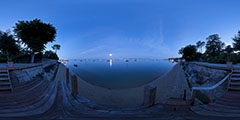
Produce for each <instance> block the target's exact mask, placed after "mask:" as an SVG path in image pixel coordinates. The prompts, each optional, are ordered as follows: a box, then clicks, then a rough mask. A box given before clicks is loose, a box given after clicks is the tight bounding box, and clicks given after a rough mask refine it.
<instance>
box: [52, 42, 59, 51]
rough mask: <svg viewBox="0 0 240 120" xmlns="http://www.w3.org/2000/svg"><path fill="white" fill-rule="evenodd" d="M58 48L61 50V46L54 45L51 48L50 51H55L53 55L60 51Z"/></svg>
mask: <svg viewBox="0 0 240 120" xmlns="http://www.w3.org/2000/svg"><path fill="white" fill-rule="evenodd" d="M60 48H61V45H59V44H55V45H53V46H52V49H53V50H55V53H57V51H58V50H60Z"/></svg>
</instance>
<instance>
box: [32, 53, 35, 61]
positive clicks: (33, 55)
mask: <svg viewBox="0 0 240 120" xmlns="http://www.w3.org/2000/svg"><path fill="white" fill-rule="evenodd" d="M34 57H35V54H34V52H33V53H32V54H31V63H34Z"/></svg>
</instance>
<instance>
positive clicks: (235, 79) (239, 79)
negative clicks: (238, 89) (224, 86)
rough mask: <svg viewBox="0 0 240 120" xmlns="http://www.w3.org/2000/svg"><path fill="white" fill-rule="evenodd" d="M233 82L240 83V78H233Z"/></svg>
mask: <svg viewBox="0 0 240 120" xmlns="http://www.w3.org/2000/svg"><path fill="white" fill-rule="evenodd" d="M231 81H240V78H233V77H232V78H231Z"/></svg>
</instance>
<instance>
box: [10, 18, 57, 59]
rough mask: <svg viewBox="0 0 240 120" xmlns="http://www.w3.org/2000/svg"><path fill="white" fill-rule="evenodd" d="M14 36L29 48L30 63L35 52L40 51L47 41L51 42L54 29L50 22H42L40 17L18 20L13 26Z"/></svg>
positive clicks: (54, 35) (53, 36) (53, 37)
mask: <svg viewBox="0 0 240 120" xmlns="http://www.w3.org/2000/svg"><path fill="white" fill-rule="evenodd" d="M14 32H15V34H16V36H17V37H18V38H19V39H20V40H21V42H22V43H23V44H25V45H27V47H28V48H29V49H30V50H31V63H33V62H34V56H35V53H36V52H42V51H43V50H44V49H45V47H46V46H45V45H46V44H47V43H48V42H53V41H54V39H55V37H56V29H55V27H53V25H52V24H46V23H43V22H42V21H41V20H40V19H34V20H32V21H18V23H16V26H15V27H14Z"/></svg>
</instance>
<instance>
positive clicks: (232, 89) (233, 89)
mask: <svg viewBox="0 0 240 120" xmlns="http://www.w3.org/2000/svg"><path fill="white" fill-rule="evenodd" d="M228 90H230V91H240V86H230V87H228Z"/></svg>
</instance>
